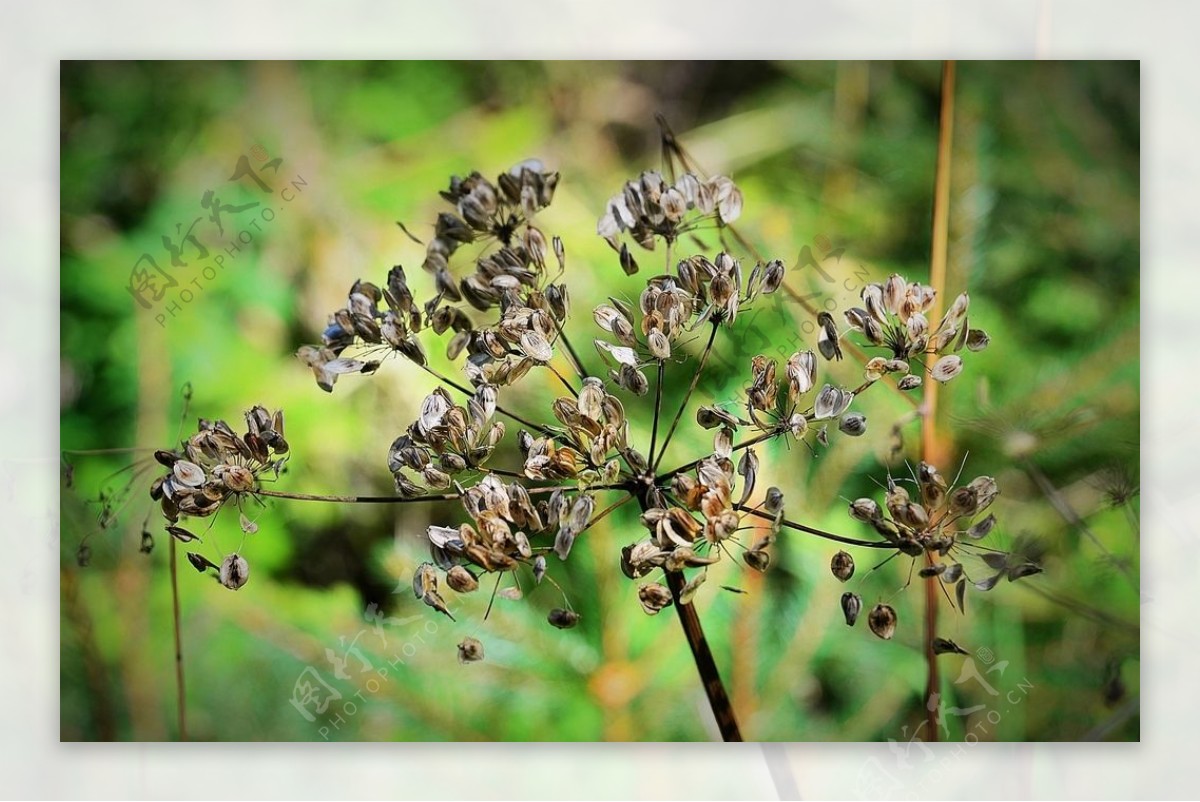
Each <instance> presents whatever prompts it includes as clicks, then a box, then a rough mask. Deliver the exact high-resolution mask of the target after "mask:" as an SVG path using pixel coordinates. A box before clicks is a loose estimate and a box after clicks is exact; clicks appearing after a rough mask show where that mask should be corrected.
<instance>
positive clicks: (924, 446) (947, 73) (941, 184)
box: [921, 61, 954, 741]
mask: <svg viewBox="0 0 1200 802" xmlns="http://www.w3.org/2000/svg"><path fill="white" fill-rule="evenodd" d="M941 95H942V96H941V109H940V112H939V120H938V145H937V166H936V172H935V174H934V193H933V234H932V244H931V253H930V267H929V286H931V287H932V288H933V289H934V290H935V292H936V293H937V294H936V295H935V296H934V308H933V309H932V310H931V319H933V320H937V319H938V317H939V315H940V314H941V310H940V306H941V303H942V302H941V298H942V294H943V293H944V292H945V289H946V261H947V257H948V253H949V240H950V162H951V144H952V142H953V134H954V62H953V61H945V62H943V63H942V89H941ZM937 401H938V382H926V383H925V395H924V399H923V404H922V407H923V409H922V415H921V459H922V460H924V461H925V462H935V461H937V458H938V456H939V455H938V439H937ZM925 559H926V562H927V564H928V565H933V564H934V556H933V553H932V552H927V553H926V555H925ZM924 584H925V665H926V677H925V723H926V724H928V725H929V733H928V736H927V737H928V738H929V739H930V740H933V741H936V740H938V736H939V734H940V732H939V728H938V704H937V702H936V700H937V699H938V698H939V694H940V692H941V678H940V677H939V674H938V662H937V652H936V651H935V650H934V648H933V642H934V639H935V638H936V637H937V614H938V604H939V601H940V600H939V599H938V589H939V588H940V587H941V582H940V581H939V580H938V578H937V577H936V576H930V577H927V578H926V579H925V582H924Z"/></svg>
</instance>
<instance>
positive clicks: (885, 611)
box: [867, 604, 896, 640]
mask: <svg viewBox="0 0 1200 802" xmlns="http://www.w3.org/2000/svg"><path fill="white" fill-rule="evenodd" d="M867 625H868V626H870V627H871V631H872V632H874V633H875V634H876V635H878V636H879V637H881V638H883V639H884V640H891V639H892V635H894V634H895V633H896V611H895V610H893V609H892V608H891V606H890V605H887V604H876V605H875V606H874V607H873V608H872V609H871V613H870V615H868V616H867Z"/></svg>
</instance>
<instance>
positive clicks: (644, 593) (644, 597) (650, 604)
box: [638, 582, 672, 615]
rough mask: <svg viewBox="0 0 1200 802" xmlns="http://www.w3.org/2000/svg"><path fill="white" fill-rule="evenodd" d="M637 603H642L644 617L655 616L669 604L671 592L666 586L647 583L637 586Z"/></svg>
mask: <svg viewBox="0 0 1200 802" xmlns="http://www.w3.org/2000/svg"><path fill="white" fill-rule="evenodd" d="M638 601H640V602H641V603H642V609H643V610H645V611H646V615H656V614H657V613H658V612H659V611H660V610H662V609H663V608H664V607H667V606H669V605H670V604H671V601H672V599H671V591H670V589H669V588H668V587H667V586H666V585H660V584H658V583H657V582H648V583H646V584H644V585H639V586H638Z"/></svg>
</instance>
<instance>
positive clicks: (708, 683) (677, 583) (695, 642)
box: [638, 446, 742, 741]
mask: <svg viewBox="0 0 1200 802" xmlns="http://www.w3.org/2000/svg"><path fill="white" fill-rule="evenodd" d="M664 447H665V446H664ZM638 504H640V505H641V507H642V510H643V511H644V510H646V509H647V508H649V506H650V505H649V503H648V500H647V498H646V494H645V493H644V492H643V493H641V494H639V495H638ZM666 575H667V587H668V588H670V589H671V597H672V598H673V599H674V600H675V611H676V612H677V613H678V614H679V624H680V626H682V627H683V635H684V637H685V638H687V642H688V646H689V647H690V648H691V650H692V659H693V660H694V661H695V663H696V670H697V671H698V672H699V673H700V682H701V683H702V684H703V685H704V695H705V696H707V697H708V705H709V707H710V708H712V712H713V716H714V717H715V718H716V719H717V728H718V729H719V730H720V732H721V738H722V739H723V740H725V741H741V740H742V733H741V730H740V729H739V728H738V723H737V717H736V716H734V714H733V703H732V702H730V701H729V693H728V691H726V690H725V683H724V682H722V681H721V672H720V671H718V670H717V661H716V660H715V659H714V658H713V654H712V650H711V649H710V648H708V639H707V638H705V637H704V627H702V626H701V624H700V616H699V614H698V613H697V612H696V608H695V607H694V606H693V605H692V604H691V603H690V602H689V603H688V604H680V603H679V599H680V596H681V594H682V593H683V588H684V585H685V584H687V583H686V582H685V581H684V578H683V573H682V572H679V571H667V572H666Z"/></svg>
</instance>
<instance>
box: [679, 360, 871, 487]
mask: <svg viewBox="0 0 1200 802" xmlns="http://www.w3.org/2000/svg"><path fill="white" fill-rule="evenodd" d="M873 384H878V380H876V381H867V382H863V383H862V384H860V385H859V386H858V387H855V388H854V389H853V390H852V391H851V392H852V393H853V394H854V395H856V396H857V395H858V394H859V393H861V392H863V391H864V390H866V389H867V388H868V387H870V386H871V385H873ZM805 418H806V419H807V420H809V421H812V420H813V418H812V413H811V411H810V413H809V414H808V415H805ZM786 431H787V427H786V426H778V427H776V428H773V429H770V430H769V431H766V432H763V433H762V434H760V435H757V436H755V437H752V438H750V439H749V440H746V441H744V442H741V443H738V444H737V445H735V446H734V447H733V450H734V451H741V450H742V449H743V448H749V447H750V446H755V445H758V444H759V443H761V442H763V441H764V440H770V439H771V438H772V437H778V436H779V435H781V434H783V433H784V432H786ZM706 459H708V457H702V458H701V459H697V460H692V461H691V462H689V463H687V464H686V465H680V466H679V467H678V468H672V469H671V470H669V471H667V472H666V473H661V474H658V477H657V478H656V479H655V482H656V483H661V482H665V481H666V480H667V479H670V478H672V477H674V476H675V475H676V474H680V473H683V472H685V471H690V470H691V469H692V468H695V467H696V466H697V465H699V464H700V463H701V462H703V461H704V460H706Z"/></svg>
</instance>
